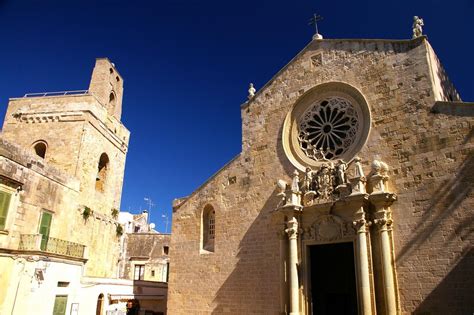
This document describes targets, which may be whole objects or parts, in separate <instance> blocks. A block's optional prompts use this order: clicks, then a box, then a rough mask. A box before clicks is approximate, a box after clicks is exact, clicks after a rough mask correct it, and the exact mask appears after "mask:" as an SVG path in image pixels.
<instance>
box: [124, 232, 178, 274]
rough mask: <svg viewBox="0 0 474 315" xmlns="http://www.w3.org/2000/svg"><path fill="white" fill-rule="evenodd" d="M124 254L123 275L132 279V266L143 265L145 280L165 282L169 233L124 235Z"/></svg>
mask: <svg viewBox="0 0 474 315" xmlns="http://www.w3.org/2000/svg"><path fill="white" fill-rule="evenodd" d="M125 238H126V240H125V242H126V255H125V257H124V259H125V265H124V277H125V278H126V279H132V280H133V279H134V266H135V265H136V264H139V265H145V274H144V279H143V280H145V281H158V282H166V281H167V279H166V275H167V268H168V265H167V264H168V263H169V255H168V254H167V253H165V249H164V247H165V246H166V247H168V251H169V246H170V244H169V241H170V235H169V234H158V233H130V234H126V235H125Z"/></svg>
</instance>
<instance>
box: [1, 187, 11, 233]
mask: <svg viewBox="0 0 474 315" xmlns="http://www.w3.org/2000/svg"><path fill="white" fill-rule="evenodd" d="M11 196H12V195H11V194H9V193H7V192H4V191H0V230H4V229H5V226H6V224H7V214H8V207H9V206H10V199H11Z"/></svg>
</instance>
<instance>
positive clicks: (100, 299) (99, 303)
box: [95, 293, 104, 315]
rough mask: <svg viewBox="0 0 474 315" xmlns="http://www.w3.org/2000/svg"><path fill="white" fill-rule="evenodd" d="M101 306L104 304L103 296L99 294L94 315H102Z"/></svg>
mask: <svg viewBox="0 0 474 315" xmlns="http://www.w3.org/2000/svg"><path fill="white" fill-rule="evenodd" d="M103 304H104V295H103V294H102V293H101V294H99V297H98V298H97V307H96V311H95V314H96V315H102V308H103Z"/></svg>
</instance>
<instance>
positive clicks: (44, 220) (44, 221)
mask: <svg viewBox="0 0 474 315" xmlns="http://www.w3.org/2000/svg"><path fill="white" fill-rule="evenodd" d="M51 219H52V215H51V213H49V212H43V214H42V216H41V222H40V228H39V233H40V234H41V235H42V236H41V250H46V246H47V244H48V238H49V230H50V228H51Z"/></svg>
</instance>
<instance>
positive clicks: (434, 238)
mask: <svg viewBox="0 0 474 315" xmlns="http://www.w3.org/2000/svg"><path fill="white" fill-rule="evenodd" d="M249 92H250V94H249V100H248V101H247V102H245V103H244V104H243V105H242V106H241V115H242V151H241V153H240V154H239V155H238V156H236V157H235V158H234V159H233V160H231V161H230V162H229V163H228V164H227V165H225V166H224V167H223V168H222V169H221V170H220V171H218V172H217V173H216V174H215V175H213V176H212V177H211V178H210V179H209V180H208V181H206V183H204V184H203V185H202V186H201V187H199V188H198V189H197V190H196V191H194V192H193V193H192V194H191V195H190V196H188V197H185V198H181V199H177V200H175V202H174V205H173V211H174V213H173V234H172V238H171V245H170V246H171V252H170V255H171V257H170V261H171V266H170V281H169V295H168V312H169V314H412V313H414V314H466V313H471V312H472V311H473V310H474V304H473V301H472V296H471V295H472V294H471V293H472V287H473V285H474V284H473V281H472V276H468V275H471V274H473V273H474V262H473V254H474V253H473V250H472V244H473V235H472V231H471V230H472V209H473V206H474V201H473V196H472V183H473V177H474V176H473V172H474V155H473V152H472V148H473V146H474V143H473V139H472V134H473V132H472V130H473V129H472V128H473V123H474V119H473V115H474V110H473V108H474V107H473V106H474V105H473V104H472V103H464V102H462V101H461V99H460V97H459V95H458V93H457V92H456V90H455V88H454V87H453V85H452V84H451V82H450V81H449V79H448V77H447V75H446V73H445V71H444V69H443V67H442V65H441V63H440V61H439V60H438V58H437V57H436V55H435V53H434V51H433V49H432V47H431V45H430V44H429V42H428V41H427V39H426V37H424V36H417V37H416V38H414V39H411V40H365V39H364V40H363V39H360V40H359V39H341V40H336V39H321V38H315V39H314V40H313V41H311V42H310V43H309V44H308V45H307V46H306V47H305V48H304V49H303V50H302V51H301V52H300V53H298V54H297V55H296V56H295V57H294V58H293V60H291V61H290V62H289V63H288V65H286V66H285V67H284V68H283V69H281V70H280V71H279V72H278V73H277V74H276V75H275V76H274V77H273V78H272V79H271V80H270V81H269V82H268V83H267V84H266V85H265V86H263V87H262V88H261V89H260V90H259V91H258V92H257V93H254V91H249Z"/></svg>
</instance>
